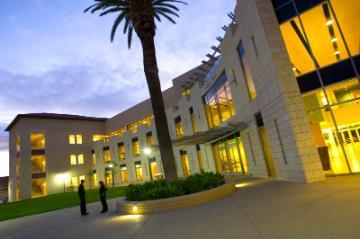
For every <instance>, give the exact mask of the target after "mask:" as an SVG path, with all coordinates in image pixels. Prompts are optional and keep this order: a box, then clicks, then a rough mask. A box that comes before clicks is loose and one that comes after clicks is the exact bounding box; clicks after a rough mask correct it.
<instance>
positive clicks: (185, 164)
mask: <svg viewBox="0 0 360 239" xmlns="http://www.w3.org/2000/svg"><path fill="white" fill-rule="evenodd" d="M180 158H181V165H182V169H183V174H184V177H188V176H190V175H191V171H190V164H189V157H188V155H187V152H186V151H185V150H180Z"/></svg>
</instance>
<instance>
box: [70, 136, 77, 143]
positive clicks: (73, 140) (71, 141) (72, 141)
mask: <svg viewBox="0 0 360 239" xmlns="http://www.w3.org/2000/svg"><path fill="white" fill-rule="evenodd" d="M69 144H76V139H75V135H74V134H70V135H69Z"/></svg>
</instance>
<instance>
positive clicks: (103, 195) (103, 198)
mask: <svg viewBox="0 0 360 239" xmlns="http://www.w3.org/2000/svg"><path fill="white" fill-rule="evenodd" d="M99 184H100V189H99V193H100V201H101V204H102V207H103V208H102V211H101V213H105V212H107V211H108V205H107V202H106V191H107V188H106V187H105V184H104V182H103V181H100V182H99Z"/></svg>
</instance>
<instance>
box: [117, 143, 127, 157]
mask: <svg viewBox="0 0 360 239" xmlns="http://www.w3.org/2000/svg"><path fill="white" fill-rule="evenodd" d="M118 152H119V159H120V160H125V145H124V144H123V143H120V144H119V145H118Z"/></svg>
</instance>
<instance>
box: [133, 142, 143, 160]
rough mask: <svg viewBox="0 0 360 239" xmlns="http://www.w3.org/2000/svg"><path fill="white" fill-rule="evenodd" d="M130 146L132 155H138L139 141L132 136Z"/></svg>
mask: <svg viewBox="0 0 360 239" xmlns="http://www.w3.org/2000/svg"><path fill="white" fill-rule="evenodd" d="M132 148H133V154H134V156H135V157H136V156H139V155H140V153H141V152H140V142H139V139H138V138H133V139H132Z"/></svg>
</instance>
